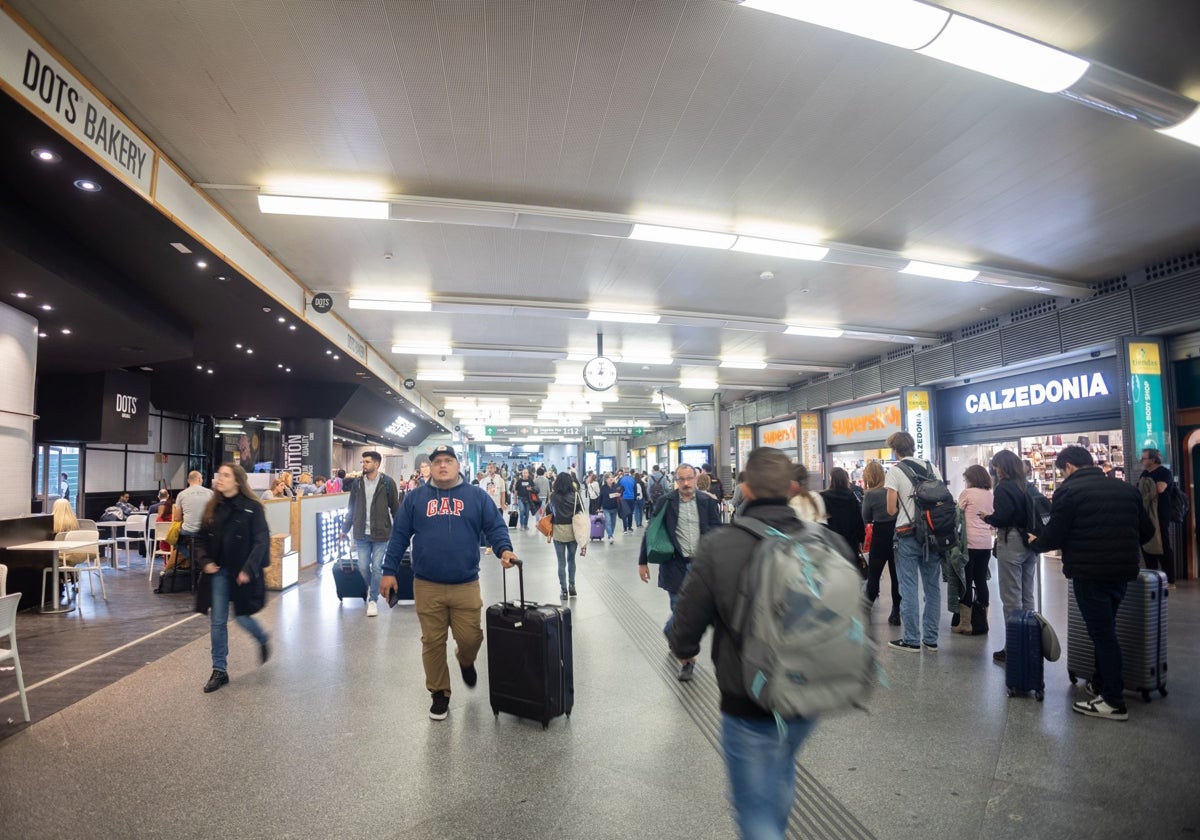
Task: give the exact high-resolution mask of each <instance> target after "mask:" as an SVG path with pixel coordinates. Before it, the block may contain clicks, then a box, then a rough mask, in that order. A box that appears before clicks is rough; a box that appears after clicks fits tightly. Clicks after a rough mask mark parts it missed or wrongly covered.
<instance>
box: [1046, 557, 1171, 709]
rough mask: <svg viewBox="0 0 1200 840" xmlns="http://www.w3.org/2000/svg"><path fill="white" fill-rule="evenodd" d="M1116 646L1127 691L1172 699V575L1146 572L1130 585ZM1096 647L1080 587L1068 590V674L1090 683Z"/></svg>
mask: <svg viewBox="0 0 1200 840" xmlns="http://www.w3.org/2000/svg"><path fill="white" fill-rule="evenodd" d="M1117 642H1118V643H1119V644H1120V645H1121V666H1122V667H1121V673H1122V677H1123V679H1124V682H1125V690H1126V691H1136V692H1139V693H1140V694H1141V695H1142V699H1143V700H1145V701H1146V702H1147V703H1149V702H1150V692H1152V691H1157V692H1158V693H1159V694H1160V695H1161V696H1163V697H1166V696H1167V576H1166V574H1164V573H1163V572H1159V571H1154V570H1151V569H1142V570H1141V572H1139V573H1138V576H1137V579H1136V580H1134V581H1131V582H1130V584H1129V587H1128V588H1127V589H1126V591H1125V598H1124V599H1123V600H1122V601H1121V606H1119V607H1118V608H1117ZM1095 669H1096V648H1095V646H1094V645H1093V644H1092V638H1091V636H1089V635H1088V631H1087V625H1086V624H1084V623H1083V616H1082V615H1081V614H1080V613H1079V605H1078V604H1077V603H1075V587H1074V586H1069V587H1067V676H1069V677H1070V678H1071V682H1072V683H1074V682H1075V681H1076V680H1090V679H1091V678H1092V674H1093V673H1094V672H1095Z"/></svg>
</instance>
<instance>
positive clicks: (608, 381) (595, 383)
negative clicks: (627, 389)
mask: <svg viewBox="0 0 1200 840" xmlns="http://www.w3.org/2000/svg"><path fill="white" fill-rule="evenodd" d="M583 384H585V385H587V386H588V387H589V388H591V389H592V390H593V391H607V390H608V389H609V388H611V387H612V386H613V385H615V384H617V366H616V365H614V364H613V363H612V360H611V359H607V358H605V357H604V356H597V357H596V358H594V359H592V360H591V361H589V362H588V363H587V364H586V365H584V366H583Z"/></svg>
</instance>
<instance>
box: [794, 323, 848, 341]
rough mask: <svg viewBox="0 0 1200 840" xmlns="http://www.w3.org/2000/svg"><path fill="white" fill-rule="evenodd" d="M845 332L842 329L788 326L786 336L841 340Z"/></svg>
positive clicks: (803, 325)
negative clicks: (809, 336)
mask: <svg viewBox="0 0 1200 840" xmlns="http://www.w3.org/2000/svg"><path fill="white" fill-rule="evenodd" d="M844 332H845V330H843V329H841V328H840V327H810V326H807V325H805V324H788V327H787V329H786V330H784V331H783V333H784V335H811V336H814V337H816V338H841V337H842V333H844Z"/></svg>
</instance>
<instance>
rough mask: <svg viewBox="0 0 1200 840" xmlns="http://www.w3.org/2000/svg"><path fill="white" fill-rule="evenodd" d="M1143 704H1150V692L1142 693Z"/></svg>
mask: <svg viewBox="0 0 1200 840" xmlns="http://www.w3.org/2000/svg"><path fill="white" fill-rule="evenodd" d="M1142 702H1143V703H1149V702H1150V692H1149V691H1143V692H1142Z"/></svg>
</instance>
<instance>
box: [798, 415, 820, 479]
mask: <svg viewBox="0 0 1200 840" xmlns="http://www.w3.org/2000/svg"><path fill="white" fill-rule="evenodd" d="M799 461H800V463H801V464H803V465H804V466H805V467H806V468H807V469H808V472H809V474H810V475H821V474H822V470H821V416H820V415H819V414H817V412H815V411H804V412H801V413H800V453H799Z"/></svg>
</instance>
